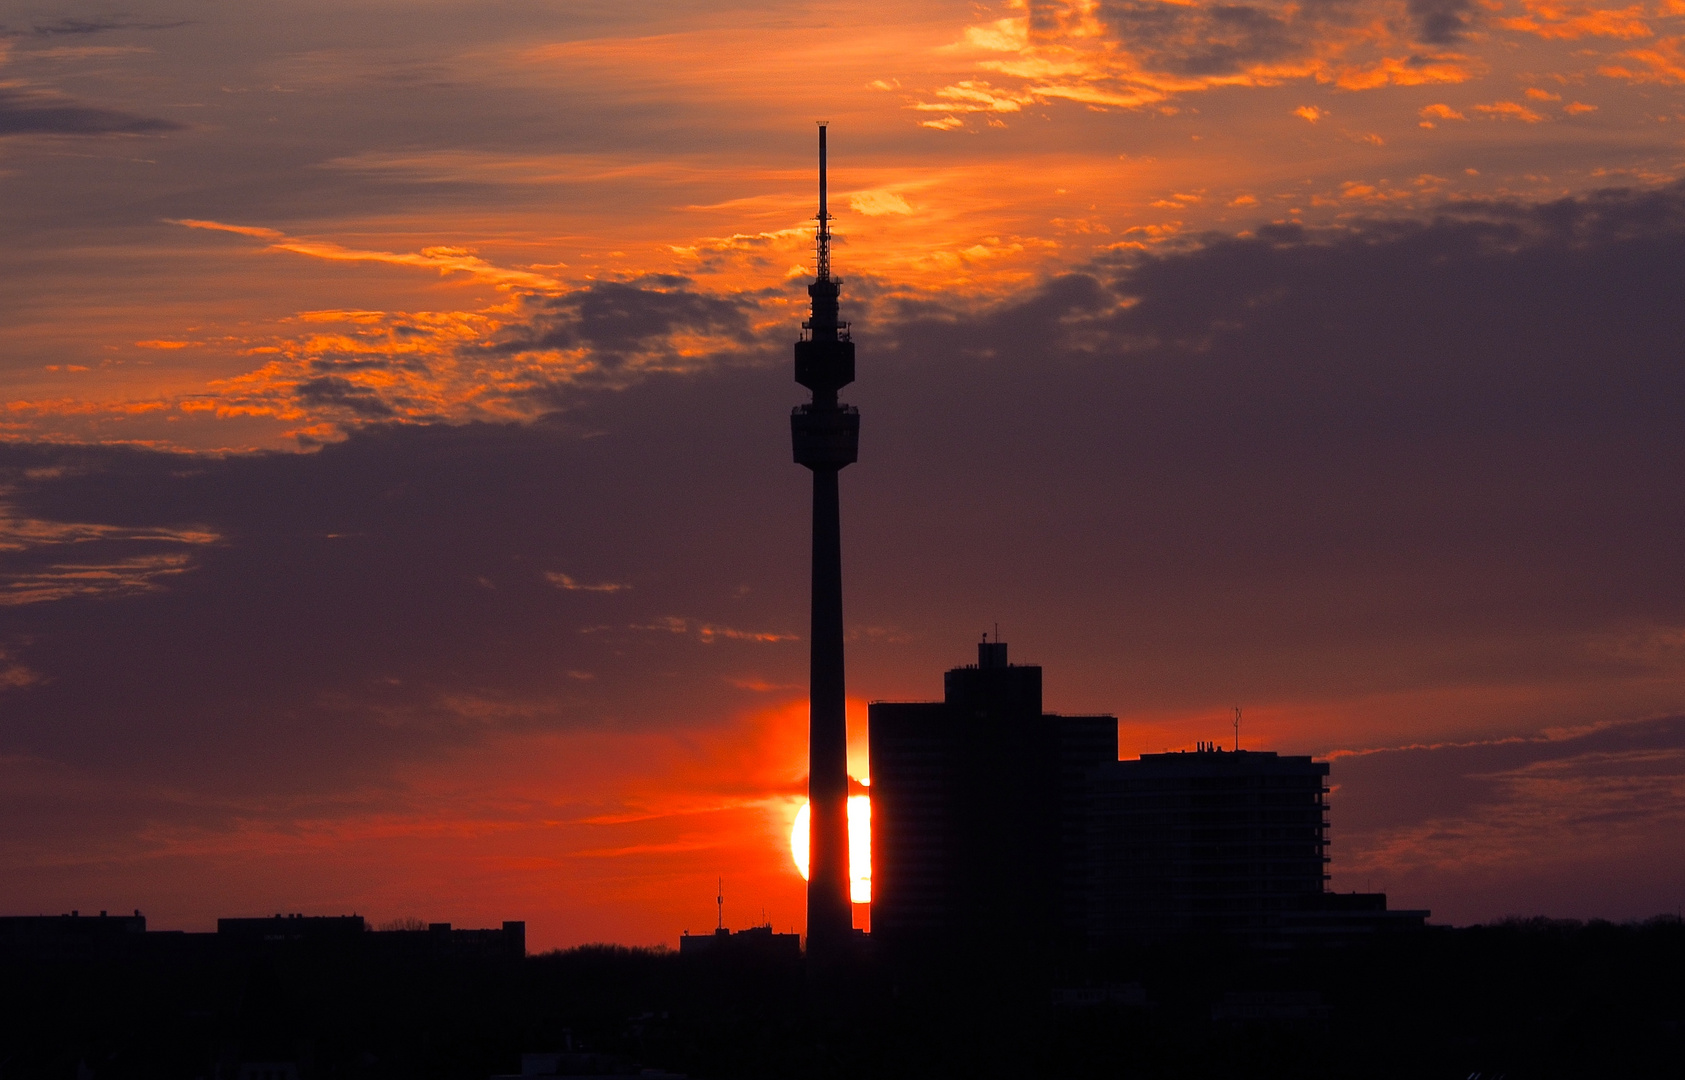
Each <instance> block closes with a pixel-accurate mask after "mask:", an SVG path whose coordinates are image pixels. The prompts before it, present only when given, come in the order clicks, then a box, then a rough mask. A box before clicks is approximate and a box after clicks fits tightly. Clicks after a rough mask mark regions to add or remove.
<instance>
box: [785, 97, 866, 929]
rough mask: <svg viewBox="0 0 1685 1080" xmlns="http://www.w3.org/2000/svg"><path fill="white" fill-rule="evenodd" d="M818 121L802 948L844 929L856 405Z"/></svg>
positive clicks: (806, 360)
mask: <svg viewBox="0 0 1685 1080" xmlns="http://www.w3.org/2000/svg"><path fill="white" fill-rule="evenodd" d="M825 195H826V192H825V125H824V124H823V123H821V124H820V125H819V215H818V221H819V231H818V235H817V237H816V242H817V247H818V250H819V265H818V267H817V273H816V274H815V277H814V282H813V284H811V285H809V286H808V287H807V294H808V295H809V296H810V297H812V298H813V314H812V316H811V317H810V318H809V319H808V320H807V321H806V322H804V323H802V335H801V338H800V340H798V341H797V342H796V381H797V382H798V383H801V384H802V385H803V386H805V387H807V388H808V389H809V390H811V391H813V400H812V401H811V402H810V403H808V404H806V405H798V406H796V409H795V411H794V412H793V413H791V415H790V436H791V441H792V442H793V444H794V446H795V457H796V463H797V464H798V465H805V466H807V467H808V468H809V469H811V470H813V621H812V629H811V633H810V634H809V638H808V640H809V642H810V643H811V647H812V654H811V661H810V665H811V666H810V668H809V673H808V736H807V755H808V756H807V769H808V771H807V801H808V806H809V819H808V820H809V830H810V831H809V834H808V878H807V948H808V955H809V956H814V957H825V956H828V955H836V954H837V953H839V952H841V951H842V950H843V949H845V948H846V947H847V944H848V941H849V938H850V936H851V935H852V934H853V932H854V909H853V908H852V907H851V906H850V902H849V880H848V720H847V717H846V715H845V713H844V700H843V615H842V521H841V511H840V508H839V506H838V501H837V474H838V473H839V472H841V471H842V469H843V468H844V466H847V465H852V464H853V463H854V461H855V460H856V457H857V451H858V448H859V444H860V411H859V410H858V409H856V408H855V407H854V406H852V405H844V404H841V403H840V402H838V401H837V391H838V390H841V389H842V388H843V387H845V386H847V385H848V384H849V383H851V382H853V381H854V342H853V341H851V340H850V339H849V334H848V324H847V323H845V322H839V321H838V320H837V295H838V293H839V292H840V291H841V289H840V286H841V284H842V283H841V282H838V281H834V280H832V278H831V215H830V213H829V211H828V210H827V209H826V202H825Z"/></svg>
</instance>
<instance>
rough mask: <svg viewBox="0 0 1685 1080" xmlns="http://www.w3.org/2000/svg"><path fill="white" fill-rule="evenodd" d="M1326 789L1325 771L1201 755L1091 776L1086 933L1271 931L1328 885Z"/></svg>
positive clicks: (1300, 760) (1274, 759)
mask: <svg viewBox="0 0 1685 1080" xmlns="http://www.w3.org/2000/svg"><path fill="white" fill-rule="evenodd" d="M1327 778H1328V763H1327V762H1324V761H1312V760H1311V759H1310V758H1308V757H1282V756H1279V755H1277V754H1274V753H1271V752H1269V751H1256V750H1238V751H1230V750H1223V749H1222V748H1221V747H1219V746H1216V745H1214V744H1210V743H1202V744H1200V746H1199V749H1197V750H1194V751H1192V752H1186V753H1166V754H1142V755H1141V757H1140V758H1139V759H1138V760H1135V761H1114V762H1110V763H1108V764H1107V765H1106V766H1104V767H1103V768H1100V769H1096V770H1095V771H1094V773H1093V774H1092V775H1091V776H1090V784H1091V788H1090V792H1089V800H1090V801H1089V813H1090V821H1089V846H1090V853H1091V857H1092V859H1093V879H1092V881H1093V887H1094V900H1093V903H1092V904H1091V906H1090V918H1091V922H1090V924H1089V933H1090V934H1091V935H1093V936H1096V937H1102V938H1106V937H1134V936H1141V935H1150V934H1164V933H1187V932H1200V931H1223V932H1231V933H1233V932H1239V933H1246V934H1258V933H1265V932H1271V931H1279V930H1281V929H1282V927H1283V917H1284V915H1286V914H1287V913H1288V912H1295V911H1300V910H1303V909H1304V908H1305V907H1306V906H1307V904H1308V903H1311V902H1313V901H1315V900H1316V899H1317V898H1319V897H1320V896H1321V894H1322V891H1323V888H1324V883H1325V882H1326V881H1327V880H1328V874H1327V872H1326V869H1327V863H1328V856H1327V855H1326V854H1325V851H1326V849H1327V847H1328V839H1327V830H1328V819H1327V818H1326V817H1325V816H1324V815H1325V814H1326V813H1327V812H1328V805H1327V803H1326V802H1325V801H1324V800H1323V795H1325V794H1326V793H1327V791H1328V787H1327Z"/></svg>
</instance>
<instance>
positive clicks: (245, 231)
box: [171, 218, 562, 290]
mask: <svg viewBox="0 0 1685 1080" xmlns="http://www.w3.org/2000/svg"><path fill="white" fill-rule="evenodd" d="M171 224H174V225H185V226H186V227H188V228H190V229H210V230H213V231H216V232H229V233H236V234H238V235H241V236H250V237H254V238H256V239H260V240H268V241H270V244H269V250H271V251H290V252H293V253H294V254H298V255H309V256H311V257H313V258H318V259H328V260H331V261H335V262H376V263H387V264H389V265H392V266H413V267H418V268H421V269H427V270H436V271H438V272H439V273H440V274H441V275H445V274H466V275H468V276H469V277H472V278H475V279H477V280H480V281H484V282H487V283H489V284H492V285H496V286H498V287H499V288H522V289H535V290H554V289H560V288H561V287H562V285H561V282H559V281H557V280H556V279H555V278H552V277H548V276H546V275H544V274H537V273H533V272H532V271H530V270H515V269H510V268H507V267H501V266H494V265H492V264H491V263H489V262H487V261H486V260H484V259H482V258H480V257H479V256H478V255H476V254H475V253H474V252H473V251H472V250H471V249H469V248H460V247H445V246H438V247H428V248H422V249H421V250H420V251H413V252H392V251H365V250H359V249H357V248H347V247H342V246H341V245H339V244H335V243H332V242H331V241H326V240H301V239H297V238H295V237H290V236H287V235H285V234H283V233H280V232H277V231H275V230H274V229H265V228H257V227H253V226H247V225H228V224H224V223H222V222H220V221H201V220H196V219H192V218H181V219H174V220H172V221H171Z"/></svg>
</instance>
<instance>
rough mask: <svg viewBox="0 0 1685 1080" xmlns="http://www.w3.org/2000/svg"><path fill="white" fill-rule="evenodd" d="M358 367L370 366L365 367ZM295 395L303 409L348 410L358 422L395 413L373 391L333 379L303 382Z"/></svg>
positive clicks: (348, 381) (387, 416)
mask: <svg viewBox="0 0 1685 1080" xmlns="http://www.w3.org/2000/svg"><path fill="white" fill-rule="evenodd" d="M361 366H369V365H367V364H366V363H365V364H363V365H361ZM294 393H295V394H296V395H297V397H298V400H299V401H301V402H303V403H304V404H306V405H310V406H313V407H316V408H320V407H323V406H328V407H336V408H341V409H347V410H349V411H350V412H351V413H352V414H353V415H354V416H356V417H358V418H359V419H361V420H384V419H387V418H389V417H391V416H392V415H394V414H395V413H396V412H397V410H396V409H395V408H394V407H393V405H392V403H391V402H388V401H386V400H385V399H384V398H382V397H381V396H380V395H379V394H378V393H376V392H375V391H374V390H372V389H370V388H369V387H366V386H358V385H357V384H355V383H353V382H351V381H350V380H349V379H346V378H343V377H341V376H336V375H323V376H320V377H318V378H314V379H306V380H305V381H304V382H302V383H299V384H298V388H297V389H296V390H295V391H294Z"/></svg>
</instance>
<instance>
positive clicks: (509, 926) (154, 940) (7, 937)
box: [0, 911, 527, 962]
mask: <svg viewBox="0 0 1685 1080" xmlns="http://www.w3.org/2000/svg"><path fill="white" fill-rule="evenodd" d="M526 940H527V924H526V923H525V922H521V921H518V920H512V921H507V922H505V923H504V924H503V925H502V926H501V927H497V928H491V929H485V930H458V929H455V928H453V927H452V926H451V924H450V923H429V924H428V925H427V928H426V929H424V930H420V929H418V930H370V929H369V927H368V924H367V922H366V921H365V920H364V919H363V917H362V916H361V915H273V916H267V917H262V918H231V919H218V920H217V927H216V933H214V934H207V933H190V932H183V931H180V930H162V931H160V930H151V931H149V930H147V928H146V918H145V917H144V916H143V915H141V913H140V912H138V911H137V912H135V913H134V914H133V915H107V914H106V913H105V912H103V911H102V912H100V913H99V915H97V916H85V915H82V914H81V913H79V912H74V911H73V912H71V913H70V914H69V915H24V916H10V917H0V956H5V955H28V956H36V957H45V958H52V957H57V958H63V959H78V958H90V959H91V958H95V957H114V956H120V955H121V956H142V955H149V956H173V957H185V956H217V955H225V956H235V957H239V956H253V955H260V954H264V953H269V952H275V951H284V952H288V953H293V954H308V955H312V956H336V955H345V956H357V957H359V958H368V959H378V960H388V961H397V960H475V961H488V962H489V961H504V960H519V959H521V958H522V957H524V956H525V955H526Z"/></svg>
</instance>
